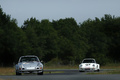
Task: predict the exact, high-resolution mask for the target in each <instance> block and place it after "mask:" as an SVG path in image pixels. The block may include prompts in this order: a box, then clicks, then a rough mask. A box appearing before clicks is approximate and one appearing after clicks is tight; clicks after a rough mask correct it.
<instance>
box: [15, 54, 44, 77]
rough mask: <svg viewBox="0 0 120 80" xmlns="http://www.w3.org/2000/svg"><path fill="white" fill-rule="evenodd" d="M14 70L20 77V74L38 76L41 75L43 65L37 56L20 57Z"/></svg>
mask: <svg viewBox="0 0 120 80" xmlns="http://www.w3.org/2000/svg"><path fill="white" fill-rule="evenodd" d="M15 70H16V75H21V74H22V73H37V74H38V75H43V64H42V63H41V62H40V60H39V58H38V57H37V56H34V55H28V56H21V57H20V58H19V61H18V64H16V66H15Z"/></svg>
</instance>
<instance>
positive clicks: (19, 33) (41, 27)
mask: <svg viewBox="0 0 120 80" xmlns="http://www.w3.org/2000/svg"><path fill="white" fill-rule="evenodd" d="M23 55H37V56H38V57H39V58H40V60H43V61H44V62H49V61H51V60H53V59H58V60H59V61H60V62H61V64H68V62H69V61H74V62H75V63H76V64H78V63H79V62H80V61H81V60H82V59H84V58H95V59H96V60H97V62H98V63H100V64H106V63H110V62H114V61H116V62H120V58H119V56H120V17H115V16H111V15H109V14H105V15H104V17H102V18H100V19H99V18H97V17H96V18H95V19H94V20H92V19H88V20H86V21H84V22H83V23H80V24H77V22H76V21H75V19H74V18H65V19H59V20H53V21H49V20H48V19H43V20H41V21H39V20H37V19H36V18H33V17H32V18H30V19H27V20H25V21H24V24H23V25H22V26H21V27H19V26H18V25H17V20H16V19H11V17H10V16H9V15H7V14H6V13H4V12H3V11H2V8H0V65H3V64H4V65H6V66H8V65H11V64H12V63H13V62H15V63H17V61H18V59H19V57H20V56H23Z"/></svg>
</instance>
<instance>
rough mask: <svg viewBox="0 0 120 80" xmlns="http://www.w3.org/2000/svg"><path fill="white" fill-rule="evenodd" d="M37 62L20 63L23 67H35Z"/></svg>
mask: <svg viewBox="0 0 120 80" xmlns="http://www.w3.org/2000/svg"><path fill="white" fill-rule="evenodd" d="M38 64H39V62H34V61H33V62H22V63H21V65H22V66H24V67H36V66H37V65H38Z"/></svg>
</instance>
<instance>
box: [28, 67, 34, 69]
mask: <svg viewBox="0 0 120 80" xmlns="http://www.w3.org/2000/svg"><path fill="white" fill-rule="evenodd" d="M27 69H35V68H34V67H28V68H27Z"/></svg>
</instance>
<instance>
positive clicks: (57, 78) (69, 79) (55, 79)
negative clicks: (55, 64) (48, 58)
mask: <svg viewBox="0 0 120 80" xmlns="http://www.w3.org/2000/svg"><path fill="white" fill-rule="evenodd" d="M50 71H52V72H54V71H64V73H46V74H43V75H36V74H24V75H21V76H16V75H12V76H0V80H120V74H106V75H101V74H99V75H97V74H94V75H92V74H91V75H88V74H86V73H89V72H79V71H78V70H45V72H50Z"/></svg>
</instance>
